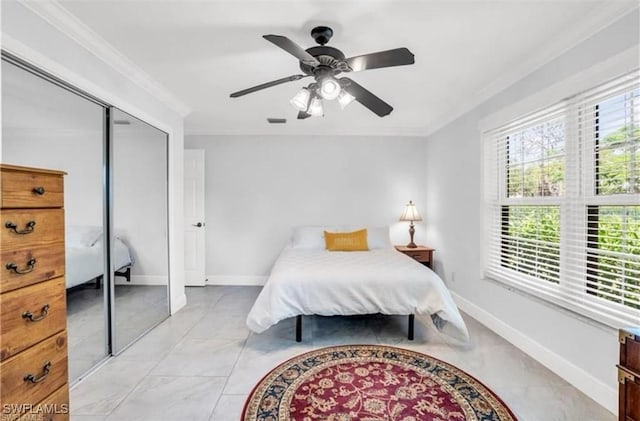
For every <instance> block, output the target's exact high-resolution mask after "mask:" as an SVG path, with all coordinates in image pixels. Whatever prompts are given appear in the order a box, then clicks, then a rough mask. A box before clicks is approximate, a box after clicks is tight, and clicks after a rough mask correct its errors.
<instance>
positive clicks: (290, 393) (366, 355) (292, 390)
mask: <svg viewBox="0 0 640 421" xmlns="http://www.w3.org/2000/svg"><path fill="white" fill-rule="evenodd" d="M289 420H291V421H348V420H349V421H356V420H357V421H383V420H384V421H444V420H455V421H459V420H478V421H511V420H516V417H515V416H514V415H513V413H512V412H511V411H510V410H509V408H507V407H506V405H505V404H504V403H503V402H502V401H501V400H500V398H498V397H497V396H496V395H495V394H494V393H493V392H491V390H489V389H488V388H487V387H486V386H484V385H483V384H482V383H480V382H479V381H478V380H476V379H475V378H473V377H471V376H470V375H468V374H467V373H465V372H464V371H462V370H460V369H458V368H456V367H454V366H452V365H451V364H447V363H445V362H443V361H440V360H438V359H435V358H433V357H430V356H428V355H425V354H421V353H419V352H414V351H409V350H407V349H401V348H395V347H389V346H377V345H347V346H336V347H330V348H323V349H319V350H317V351H312V352H307V353H305V354H302V355H299V356H297V357H294V358H292V359H290V360H289V361H286V362H285V363H283V364H280V365H279V366H278V367H276V368H274V369H273V370H272V371H271V372H270V373H269V374H267V375H266V376H265V377H264V378H263V379H262V380H261V381H260V383H258V384H257V385H256V386H255V388H254V389H253V391H252V392H251V394H250V395H249V397H248V398H247V402H246V403H245V407H244V411H243V415H242V421H289Z"/></svg>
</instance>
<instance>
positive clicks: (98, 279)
mask: <svg viewBox="0 0 640 421" xmlns="http://www.w3.org/2000/svg"><path fill="white" fill-rule="evenodd" d="M101 283H102V275H100V276H98V277H96V289H100V284H101Z"/></svg>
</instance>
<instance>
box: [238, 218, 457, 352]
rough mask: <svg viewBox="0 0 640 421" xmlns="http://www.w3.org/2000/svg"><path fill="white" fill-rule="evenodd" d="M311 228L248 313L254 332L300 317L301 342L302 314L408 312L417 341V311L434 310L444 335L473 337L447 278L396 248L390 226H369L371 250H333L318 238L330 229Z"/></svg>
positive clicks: (285, 255) (281, 258) (274, 270)
mask: <svg viewBox="0 0 640 421" xmlns="http://www.w3.org/2000/svg"><path fill="white" fill-rule="evenodd" d="M314 230H315V234H314V233H313V231H314ZM307 231H308V232H307V233H305V234H303V235H299V234H298V235H297V238H298V239H300V238H302V241H296V234H295V233H294V237H293V239H292V241H291V242H290V244H289V245H288V246H287V247H285V248H284V249H283V250H282V252H281V253H280V256H279V257H278V259H277V260H276V262H275V263H274V266H273V268H272V270H271V274H270V276H269V278H268V279H267V282H266V283H265V286H264V288H263V289H262V291H261V292H260V294H259V295H258V297H257V299H256V301H255V303H254V305H253V307H252V309H251V311H250V312H249V315H248V317H247V326H248V327H249V328H250V329H251V330H252V331H254V332H256V333H260V332H263V331H265V330H267V329H268V328H269V327H270V326H273V325H275V324H276V323H278V322H279V321H281V320H284V319H287V318H290V317H296V341H298V342H300V341H301V337H302V326H301V322H302V317H301V316H302V315H314V314H315V315H321V316H336V315H345V316H347V315H361V314H376V313H381V314H387V315H407V316H408V320H409V335H408V336H409V339H413V323H414V317H415V315H416V314H428V315H430V316H431V320H432V322H433V324H434V325H435V327H436V328H437V329H438V330H439V331H441V332H442V333H444V334H448V335H450V336H452V337H455V338H457V339H459V340H462V341H466V340H468V337H469V334H468V332H467V328H466V326H465V324H464V321H463V319H462V317H461V316H460V313H459V311H458V308H457V307H456V305H455V303H454V302H453V299H452V297H451V294H450V292H449V290H448V289H447V287H446V286H445V284H444V282H443V281H442V279H440V277H439V276H438V275H437V274H436V273H435V272H433V271H432V270H431V269H429V268H427V267H425V266H424V265H422V264H420V263H418V262H416V261H415V260H413V259H412V258H410V257H408V256H406V255H404V254H402V253H400V252H398V251H396V250H395V249H394V248H393V247H392V245H391V243H390V241H389V240H388V238H389V235H388V229H387V230H386V231H385V230H384V229H377V230H368V232H369V234H368V240H369V241H368V242H369V246H370V250H369V251H327V250H326V249H325V248H324V242H323V241H319V240H318V238H317V237H318V235H320V236H321V234H318V233H319V232H324V231H323V230H322V231H319V229H318V228H314V229H310V230H307ZM375 231H378V233H377V235H376V234H375ZM385 232H386V235H385ZM305 237H306V239H305ZM385 237H386V238H385ZM311 238H313V241H309V239H311ZM301 245H302V246H301Z"/></svg>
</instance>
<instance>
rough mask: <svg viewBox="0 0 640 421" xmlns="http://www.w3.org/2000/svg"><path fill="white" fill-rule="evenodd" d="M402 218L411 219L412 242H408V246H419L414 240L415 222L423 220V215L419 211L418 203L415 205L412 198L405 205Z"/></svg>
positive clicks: (403, 219) (402, 219) (410, 232)
mask: <svg viewBox="0 0 640 421" xmlns="http://www.w3.org/2000/svg"><path fill="white" fill-rule="evenodd" d="M400 220H401V221H411V225H409V235H410V236H411V242H410V243H409V244H407V247H408V248H412V249H414V248H416V247H418V246H417V245H416V243H414V242H413V234H415V232H416V229H415V226H414V225H413V222H414V221H422V217H421V216H420V214H419V213H418V208H416V205H414V204H413V202H412V201H411V200H409V203H408V204H407V206H405V208H404V212H403V213H402V216H400Z"/></svg>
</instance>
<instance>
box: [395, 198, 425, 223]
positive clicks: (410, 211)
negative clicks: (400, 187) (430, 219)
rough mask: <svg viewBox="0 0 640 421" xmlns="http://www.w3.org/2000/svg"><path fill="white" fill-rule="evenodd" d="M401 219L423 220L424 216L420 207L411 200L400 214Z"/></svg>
mask: <svg viewBox="0 0 640 421" xmlns="http://www.w3.org/2000/svg"><path fill="white" fill-rule="evenodd" d="M400 220H401V221H411V222H413V221H422V217H421V216H420V213H419V212H418V208H417V207H416V205H414V204H413V201H411V200H409V203H408V204H407V206H405V208H404V212H402V215H401V216H400Z"/></svg>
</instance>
